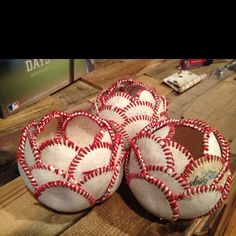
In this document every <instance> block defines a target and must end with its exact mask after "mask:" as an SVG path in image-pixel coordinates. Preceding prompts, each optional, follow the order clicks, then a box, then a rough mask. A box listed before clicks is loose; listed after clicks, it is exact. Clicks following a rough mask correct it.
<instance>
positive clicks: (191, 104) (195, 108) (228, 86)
mask: <svg viewBox="0 0 236 236" xmlns="http://www.w3.org/2000/svg"><path fill="white" fill-rule="evenodd" d="M235 88H236V87H235V85H234V84H233V83H231V82H228V81H227V80H225V81H224V82H222V81H219V80H209V79H208V80H205V81H204V82H202V83H200V84H198V85H196V86H195V87H194V88H192V89H190V90H189V91H186V92H185V93H184V94H182V95H177V94H171V95H170V97H171V99H172V102H171V104H172V105H170V114H171V115H172V116H173V117H181V116H184V117H186V118H199V119H203V120H205V121H206V122H208V123H209V124H210V125H212V126H213V127H214V128H217V129H219V130H220V131H221V132H223V134H224V135H226V137H227V134H228V133H229V131H230V130H228V128H226V127H227V125H225V124H227V123H228V122H229V124H230V129H231V130H232V131H231V133H232V135H233V132H234V131H235V125H236V122H232V121H231V120H234V121H235V117H236V113H235V112H236V106H235V105H234V104H236V101H235V98H233V96H234V94H235ZM232 99H233V100H232ZM216 101H219V102H218V103H217V104H216ZM205 110H206V111H205ZM219 111H222V112H219ZM226 111H227V112H226ZM175 114H177V115H176V116H175ZM221 119H222V120H223V121H222V122H223V123H224V126H223V125H222V124H223V123H222V122H221V121H220V120H221ZM232 140H234V139H232ZM233 162H235V160H234V161H233ZM233 162H232V163H233ZM234 171H235V166H234ZM120 191H121V190H120V189H119V191H118V192H119V193H120ZM120 194H121V196H122V198H125V197H124V196H126V198H127V196H128V197H131V196H130V191H129V190H128V189H127V188H126V190H124V192H123V193H122V192H121V193H120ZM122 194H124V195H122ZM116 196H117V195H115V197H116ZM115 197H112V198H111V199H110V200H109V201H110V203H109V204H108V203H106V204H104V205H101V206H99V207H96V208H95V209H94V210H93V211H92V212H90V213H89V214H88V215H87V216H86V218H83V219H82V220H80V221H79V222H77V223H76V224H75V225H73V226H72V227H70V228H69V229H68V230H67V231H65V233H64V234H63V235H70V234H72V235H73V234H75V235H76V234H80V233H81V234H85V235H86V234H91V235H94V234H98V235H99V234H101V235H106V233H107V230H111V231H109V233H111V234H112V235H192V234H193V233H194V232H202V230H204V231H205V230H208V227H209V226H210V225H211V222H212V221H211V219H212V218H210V216H209V217H204V218H201V219H196V220H193V221H177V222H176V223H175V224H172V223H162V222H160V221H158V220H157V218H154V219H152V220H150V221H147V222H146V221H144V219H141V218H145V220H147V218H146V217H145V216H143V215H140V214H137V215H136V216H135V221H134V222H133V221H131V220H130V217H131V216H130V215H129V214H132V213H133V211H134V212H136V211H139V210H140V208H139V207H138V205H137V206H135V207H132V206H133V205H135V200H133V201H130V202H126V204H127V205H128V207H129V208H130V209H126V208H125V206H124V205H123V204H124V203H123V202H122V201H118V199H117V197H116V198H115ZM113 199H115V200H113ZM120 200H121V199H120ZM107 204H108V205H109V207H107ZM123 208H124V209H126V212H127V214H126V215H123V214H122V215H119V220H117V221H113V218H112V217H114V216H112V217H111V218H109V216H110V214H111V213H110V210H111V209H112V212H115V214H119V212H120V211H122V209H123ZM131 212H132V213H131ZM133 214H135V213H133ZM145 214H147V213H145ZM211 217H215V216H213V215H212V216H211ZM95 220H98V223H96V226H97V225H98V227H96V226H94V227H88V226H89V225H92V224H93V222H94V221H95ZM123 222H130V225H132V227H134V229H132V230H134V231H133V232H132V231H129V227H128V226H126V225H125V224H124V223H123ZM137 222H138V223H137ZM108 224H109V227H108ZM103 225H107V227H103ZM109 233H108V234H107V235H110V234H109Z"/></svg>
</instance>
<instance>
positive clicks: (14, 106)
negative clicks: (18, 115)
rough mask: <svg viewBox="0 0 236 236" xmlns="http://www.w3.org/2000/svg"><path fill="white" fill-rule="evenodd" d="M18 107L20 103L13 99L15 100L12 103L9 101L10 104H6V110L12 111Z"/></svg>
mask: <svg viewBox="0 0 236 236" xmlns="http://www.w3.org/2000/svg"><path fill="white" fill-rule="evenodd" d="M19 108H20V103H19V101H15V102H13V103H11V104H9V105H8V106H7V110H8V112H10V113H11V112H13V111H15V110H17V109H19Z"/></svg>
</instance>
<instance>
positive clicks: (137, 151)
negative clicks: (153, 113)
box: [125, 119, 231, 221]
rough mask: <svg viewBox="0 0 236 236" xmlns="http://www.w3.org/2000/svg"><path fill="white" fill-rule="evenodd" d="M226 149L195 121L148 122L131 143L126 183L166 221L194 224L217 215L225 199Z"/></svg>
mask: <svg viewBox="0 0 236 236" xmlns="http://www.w3.org/2000/svg"><path fill="white" fill-rule="evenodd" d="M229 153H230V150H229V144H228V142H227V141H226V140H225V138H224V137H223V136H222V135H221V134H220V133H219V131H217V130H215V129H213V128H211V127H210V126H209V125H208V124H206V123H204V122H202V121H199V120H192V119H188V120H183V119H165V120H161V121H158V122H152V123H150V124H149V125H147V126H146V127H145V128H144V129H143V130H142V131H141V132H140V133H139V134H138V135H136V136H135V137H134V138H133V139H132V140H131V145H130V155H129V157H128V158H127V160H126V163H125V173H126V179H127V183H128V185H129V187H130V189H131V191H132V192H133V194H134V196H135V197H136V198H137V200H138V201H139V203H140V204H141V205H142V206H143V207H144V208H145V209H146V210H148V211H149V212H151V213H152V214H154V215H156V216H158V217H161V218H164V219H167V220H173V221H175V220H177V219H193V218H196V217H201V216H204V215H208V214H211V213H213V212H214V211H215V210H217V209H218V208H219V207H220V206H221V205H222V204H223V202H224V200H225V199H226V198H227V195H228V192H229V189H230V182H231V173H230V169H229V162H230V155H229Z"/></svg>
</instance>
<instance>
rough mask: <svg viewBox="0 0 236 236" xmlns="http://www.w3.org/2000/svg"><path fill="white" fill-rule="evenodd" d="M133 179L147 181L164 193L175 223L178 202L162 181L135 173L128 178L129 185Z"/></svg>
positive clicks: (177, 213)
mask: <svg viewBox="0 0 236 236" xmlns="http://www.w3.org/2000/svg"><path fill="white" fill-rule="evenodd" d="M133 179H142V180H145V181H147V182H148V183H150V184H153V185H155V186H157V187H158V188H159V189H160V190H161V191H162V192H163V193H164V195H165V197H166V199H167V200H168V202H169V204H170V208H171V210H172V220H173V221H175V220H177V219H178V216H179V208H178V205H177V202H176V200H175V197H174V195H173V194H172V192H171V190H170V189H169V188H168V187H167V186H166V185H165V184H164V183H163V182H162V181H161V180H160V179H156V178H154V177H152V176H149V175H146V174H137V173H135V174H129V175H128V176H127V181H128V184H129V183H130V181H131V180H133Z"/></svg>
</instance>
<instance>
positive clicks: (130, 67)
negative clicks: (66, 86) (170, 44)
mask: <svg viewBox="0 0 236 236" xmlns="http://www.w3.org/2000/svg"><path fill="white" fill-rule="evenodd" d="M152 62H153V59H135V60H129V59H127V60H117V61H116V62H114V63H113V64H108V65H107V66H104V67H101V68H98V69H97V70H94V71H92V72H91V73H89V74H87V75H85V76H83V77H82V79H81V80H82V81H84V82H86V83H88V84H91V85H93V86H95V87H96V88H99V89H105V88H108V87H109V86H110V85H111V84H113V83H114V82H115V81H117V80H119V79H121V78H122V77H123V76H126V75H130V76H133V75H135V74H137V73H138V72H139V71H141V70H142V69H143V68H145V67H147V66H148V65H150V63H152Z"/></svg>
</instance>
